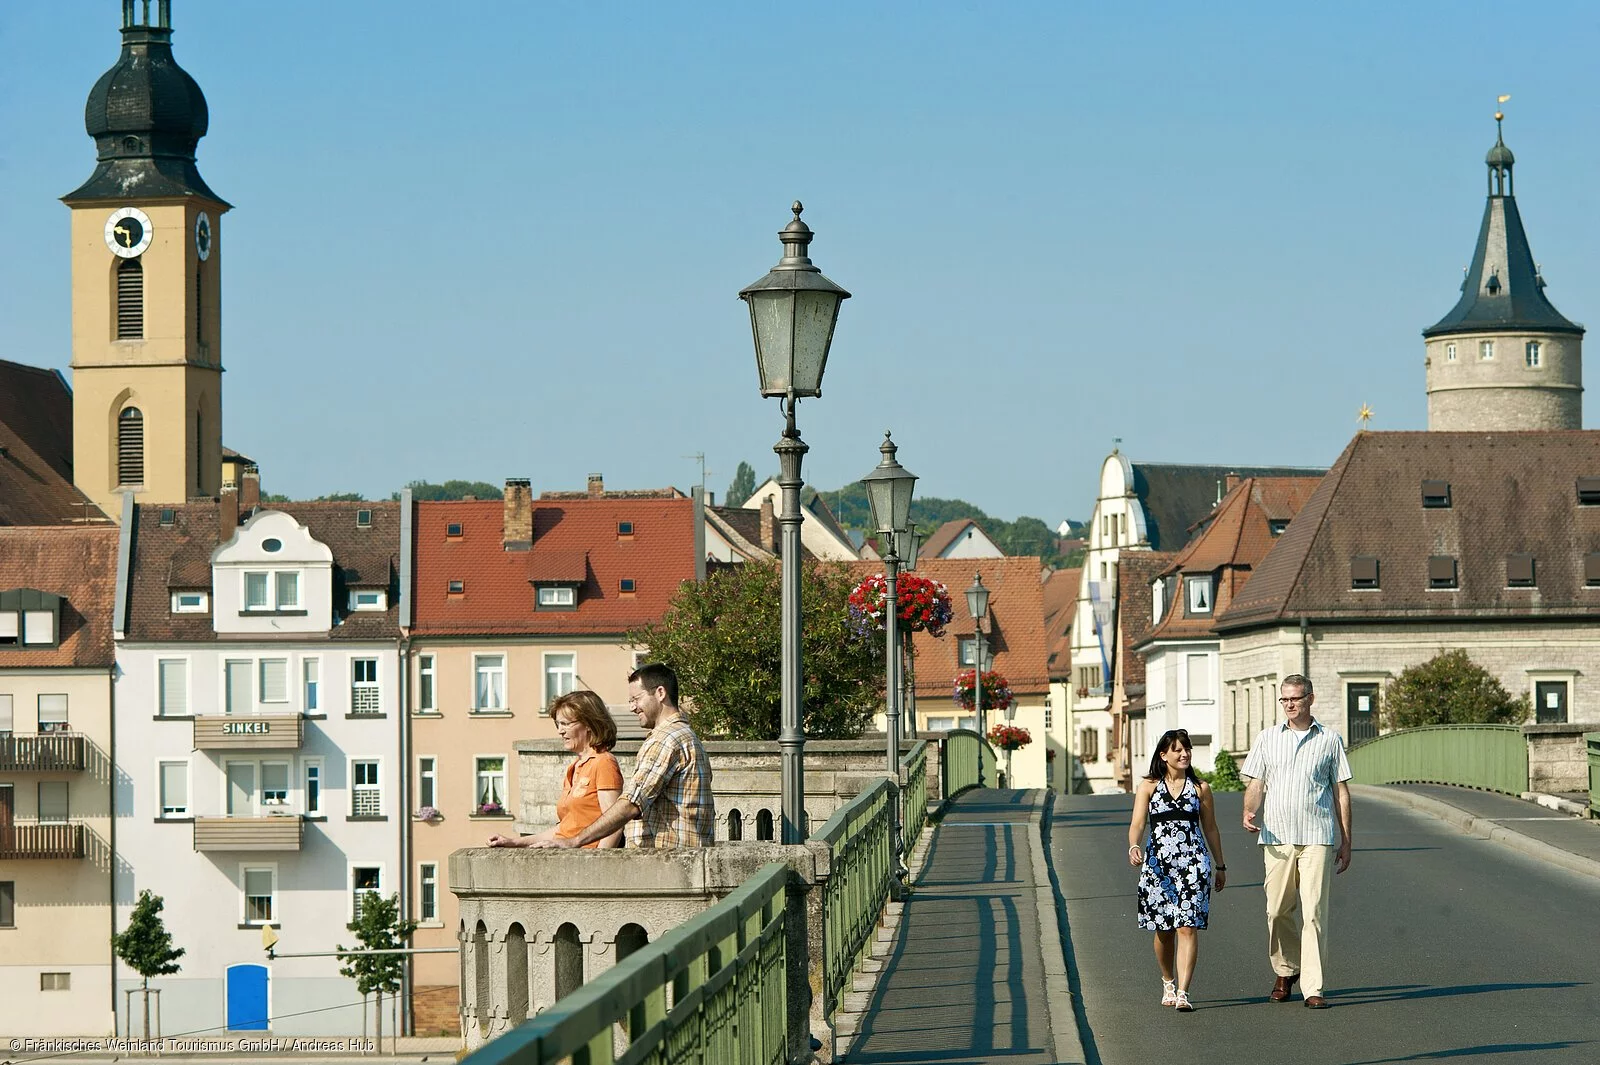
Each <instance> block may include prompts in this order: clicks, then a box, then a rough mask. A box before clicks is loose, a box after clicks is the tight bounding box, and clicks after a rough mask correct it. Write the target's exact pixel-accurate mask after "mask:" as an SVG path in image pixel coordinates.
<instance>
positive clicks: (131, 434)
mask: <svg viewBox="0 0 1600 1065" xmlns="http://www.w3.org/2000/svg"><path fill="white" fill-rule="evenodd" d="M117 483H118V484H144V412H143V411H141V410H140V409H139V408H138V407H128V408H126V409H125V410H123V412H122V413H121V414H120V415H118V416H117Z"/></svg>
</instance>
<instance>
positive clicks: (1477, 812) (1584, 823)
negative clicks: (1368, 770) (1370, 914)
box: [1351, 784, 1600, 877]
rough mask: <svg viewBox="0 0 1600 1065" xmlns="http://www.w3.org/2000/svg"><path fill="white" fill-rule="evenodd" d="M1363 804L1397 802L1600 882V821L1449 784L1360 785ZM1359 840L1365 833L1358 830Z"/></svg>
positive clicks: (1357, 792)
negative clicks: (1366, 802) (1366, 800)
mask: <svg viewBox="0 0 1600 1065" xmlns="http://www.w3.org/2000/svg"><path fill="white" fill-rule="evenodd" d="M1351 790H1352V791H1353V792H1354V793H1355V795H1356V796H1357V799H1358V802H1359V800H1362V799H1377V800H1378V801H1380V802H1382V801H1387V802H1397V803H1400V804H1402V805H1404V806H1409V807H1411V808H1412V809H1415V810H1421V811H1423V812H1425V813H1429V814H1432V815H1433V816H1435V817H1437V818H1439V819H1441V820H1443V821H1447V822H1449V823H1450V824H1452V825H1455V826H1456V827H1457V828H1459V829H1461V830H1462V831H1463V832H1467V833H1469V834H1470V835H1474V836H1478V837H1480V838H1482V839H1488V840H1493V841H1495V842H1497V843H1502V844H1504V845H1506V846H1508V847H1511V848H1513V849H1514V850H1518V851H1521V852H1522V853H1524V854H1527V855H1529V856H1530V857H1533V858H1539V859H1541V860H1543V861H1547V862H1549V863H1551V864H1552V865H1559V866H1561V867H1563V868H1565V869H1570V870H1572V871H1573V872H1576V873H1585V874H1587V875H1589V876H1593V877H1600V821H1595V820H1586V819H1583V818H1579V817H1573V816H1571V815H1570V814H1564V813H1558V812H1556V811H1554V810H1550V809H1547V808H1546V807H1544V806H1541V805H1539V804H1537V803H1534V802H1528V801H1526V800H1523V799H1517V798H1512V797H1511V796H1510V795H1502V794H1500V793H1499V792H1495V791H1478V790H1476V789H1474V788H1456V787H1451V786H1449V785H1447V784H1386V785H1372V784H1357V785H1354V786H1353V787H1352V789H1351ZM1356 839H1357V841H1358V842H1359V841H1360V839H1361V828H1360V826H1359V825H1357V827H1356Z"/></svg>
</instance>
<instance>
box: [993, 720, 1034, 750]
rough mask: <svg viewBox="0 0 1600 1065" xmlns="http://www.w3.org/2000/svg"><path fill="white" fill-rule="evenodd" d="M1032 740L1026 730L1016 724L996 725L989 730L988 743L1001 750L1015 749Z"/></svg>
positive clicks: (1024, 745)
mask: <svg viewBox="0 0 1600 1065" xmlns="http://www.w3.org/2000/svg"><path fill="white" fill-rule="evenodd" d="M1032 742H1033V737H1032V736H1031V735H1030V734H1029V733H1028V730H1027V729H1025V728H1021V727H1020V726H1017V725H996V726H995V727H994V728H992V729H990V730H989V744H990V746H993V747H998V748H1000V749H1001V750H1002V751H1015V750H1017V749H1018V748H1019V747H1026V746H1027V745H1028V744H1030V743H1032Z"/></svg>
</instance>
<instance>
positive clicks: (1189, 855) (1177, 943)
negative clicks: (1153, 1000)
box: [1128, 729, 1228, 1013]
mask: <svg viewBox="0 0 1600 1065" xmlns="http://www.w3.org/2000/svg"><path fill="white" fill-rule="evenodd" d="M1193 759H1194V747H1193V745H1192V744H1191V743H1190V742H1189V733H1187V732H1186V731H1184V730H1183V729H1173V730H1171V731H1169V732H1164V733H1162V735H1161V739H1160V741H1159V742H1158V743H1157V744H1156V753H1155V754H1154V755H1152V756H1151V758H1150V772H1149V773H1148V774H1147V775H1146V776H1145V778H1144V779H1143V780H1141V781H1140V782H1139V787H1138V789H1137V790H1136V791H1135V792H1134V796H1133V823H1132V824H1130V825H1129V826H1128V864H1129V865H1135V866H1138V867H1139V927H1140V928H1148V929H1150V930H1151V931H1153V932H1155V934H1156V937H1155V948H1156V964H1158V965H1159V966H1161V1004H1162V1005H1163V1006H1175V1007H1177V1009H1178V1010H1179V1011H1181V1012H1184V1013H1187V1012H1189V1011H1190V1010H1193V1009H1194V1006H1193V1005H1192V1004H1190V1002H1189V983H1190V981H1191V980H1192V979H1193V978H1194V964H1195V959H1196V957H1197V956H1198V955H1199V952H1200V941H1199V937H1198V936H1196V935H1195V933H1196V932H1197V931H1198V930H1199V929H1202V928H1204V927H1205V926H1206V918H1207V916H1208V915H1209V913H1210V910H1211V879H1212V877H1213V876H1215V877H1216V885H1217V890H1218V891H1221V890H1222V888H1223V885H1224V883H1225V882H1226V881H1227V875H1228V866H1227V864H1226V863H1225V862H1224V860H1223V857H1222V837H1221V836H1220V835H1218V833H1217V821H1216V818H1215V816H1213V810H1212V802H1211V785H1209V784H1207V783H1206V782H1205V781H1203V780H1201V779H1200V778H1199V777H1197V776H1195V773H1194V767H1193V765H1191V762H1192V761H1193ZM1202 834H1203V835H1204V837H1205V838H1204V840H1202V839H1201V836H1202ZM1147 837H1148V838H1147Z"/></svg>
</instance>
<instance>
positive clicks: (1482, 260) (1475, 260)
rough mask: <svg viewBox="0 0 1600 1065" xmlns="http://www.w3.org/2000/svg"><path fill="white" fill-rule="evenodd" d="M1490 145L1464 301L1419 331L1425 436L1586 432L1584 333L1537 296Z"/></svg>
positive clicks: (1501, 149) (1538, 280)
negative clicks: (1430, 432)
mask: <svg viewBox="0 0 1600 1065" xmlns="http://www.w3.org/2000/svg"><path fill="white" fill-rule="evenodd" d="M1504 118H1505V116H1504V115H1503V114H1500V113H1499V112H1496V113H1495V116H1494V121H1495V129H1496V134H1497V135H1496V137H1495V144H1494V147H1493V148H1490V149H1489V155H1488V157H1487V158H1486V159H1485V160H1484V162H1486V163H1487V164H1488V167H1489V203H1488V206H1486V207H1485V208H1484V212H1483V225H1482V227H1481V228H1480V229H1479V230H1478V246H1477V248H1476V249H1475V250H1474V251H1473V253H1472V265H1471V266H1469V267H1468V268H1467V276H1466V280H1465V281H1463V282H1462V284H1461V300H1460V302H1458V303H1457V304H1456V306H1455V309H1454V310H1452V311H1451V312H1450V313H1449V314H1447V315H1445V316H1444V318H1442V319H1441V320H1440V321H1439V322H1438V323H1437V324H1436V325H1434V326H1432V327H1431V328H1429V329H1427V330H1424V331H1423V334H1422V335H1423V337H1424V338H1425V340H1426V343H1427V358H1426V360H1425V365H1426V367H1427V381H1428V428H1429V429H1436V430H1444V431H1452V430H1484V431H1488V430H1505V429H1513V430H1514V429H1581V428H1583V326H1581V325H1578V324H1576V323H1574V322H1570V321H1568V320H1567V319H1566V318H1564V317H1562V315H1561V312H1560V311H1558V310H1556V309H1555V307H1553V306H1552V305H1551V303H1550V301H1549V300H1547V299H1546V298H1545V295H1544V278H1543V276H1541V274H1540V270H1539V267H1538V266H1537V265H1536V264H1535V263H1534V260H1533V252H1531V251H1530V250H1529V249H1528V236H1527V234H1526V233H1524V232H1523V230H1522V216H1521V215H1520V214H1519V213H1518V212H1517V201H1516V198H1515V197H1514V196H1513V195H1512V184H1511V168H1512V166H1513V165H1515V163H1516V157H1515V156H1513V155H1512V154H1511V149H1510V148H1507V147H1506V142H1505V138H1504V135H1503V134H1501V133H1500V124H1501V122H1502V121H1503V120H1504Z"/></svg>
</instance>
